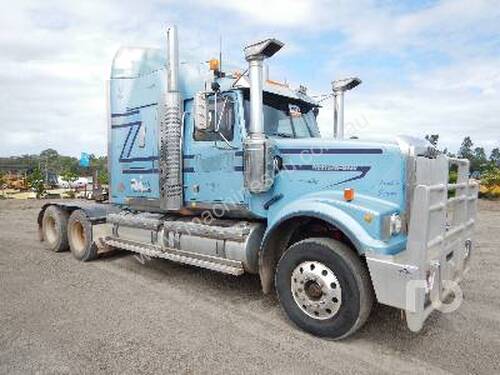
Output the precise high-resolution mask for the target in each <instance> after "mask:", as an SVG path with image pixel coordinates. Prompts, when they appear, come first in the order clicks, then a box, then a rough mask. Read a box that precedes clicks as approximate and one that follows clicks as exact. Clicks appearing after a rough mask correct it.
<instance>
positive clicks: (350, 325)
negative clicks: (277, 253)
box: [275, 238, 374, 339]
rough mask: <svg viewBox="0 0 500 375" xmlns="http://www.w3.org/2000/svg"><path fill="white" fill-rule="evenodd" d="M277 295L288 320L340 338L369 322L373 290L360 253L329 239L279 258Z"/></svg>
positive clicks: (296, 246) (307, 243)
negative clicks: (359, 255) (367, 320)
mask: <svg viewBox="0 0 500 375" xmlns="http://www.w3.org/2000/svg"><path fill="white" fill-rule="evenodd" d="M275 284H276V291H277V293H278V298H279V300H280V302H281V305H282V307H283V309H284V311H285V313H286V315H287V316H288V317H289V318H290V320H292V321H293V322H294V323H295V324H296V325H297V326H298V327H300V328H301V329H303V330H304V331H306V332H309V333H311V334H313V335H316V336H323V337H328V338H332V339H341V338H344V337H347V336H349V335H351V334H353V333H354V332H355V331H356V330H358V329H359V328H360V327H361V326H362V325H363V324H364V323H365V321H366V319H367V318H368V316H369V314H370V311H371V307H372V305H373V299H374V297H373V290H372V286H371V282H370V279H369V276H368V272H367V270H366V268H365V267H364V266H363V264H362V263H361V261H360V259H359V257H358V256H357V254H355V253H354V252H353V251H352V249H350V248H349V247H348V246H346V245H344V244H343V243H341V242H338V241H335V240H332V239H330V238H310V239H306V240H303V241H300V242H298V243H296V244H294V245H292V246H291V247H290V248H289V249H288V250H287V251H286V252H285V253H284V254H283V256H282V257H281V259H280V261H279V263H278V267H277V270H276V276H275Z"/></svg>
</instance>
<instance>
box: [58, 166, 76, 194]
mask: <svg viewBox="0 0 500 375" xmlns="http://www.w3.org/2000/svg"><path fill="white" fill-rule="evenodd" d="M61 178H62V179H63V180H64V181H66V182H67V183H68V184H69V187H70V189H71V185H72V184H73V183H74V182H75V181H76V180H78V175H77V174H76V173H75V172H73V171H72V170H70V169H68V170H66V171H64V172H63V173H62V175H61Z"/></svg>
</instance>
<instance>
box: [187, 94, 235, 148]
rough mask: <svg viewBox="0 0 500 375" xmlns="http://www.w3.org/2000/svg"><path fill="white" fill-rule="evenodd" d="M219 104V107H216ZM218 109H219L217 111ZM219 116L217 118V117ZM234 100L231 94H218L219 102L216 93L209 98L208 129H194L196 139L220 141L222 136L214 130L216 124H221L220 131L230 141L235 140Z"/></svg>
mask: <svg viewBox="0 0 500 375" xmlns="http://www.w3.org/2000/svg"><path fill="white" fill-rule="evenodd" d="M216 106H217V108H216ZM216 109H217V111H216ZM216 116H217V118H215V117H216ZM234 118H235V114H234V102H233V99H232V97H231V96H229V95H217V103H216V102H215V95H212V96H210V97H209V98H208V123H209V126H208V130H206V131H203V130H196V129H195V130H194V140H195V141H212V142H214V141H220V140H222V139H221V136H220V135H219V134H217V133H216V132H214V131H213V129H215V127H216V124H219V132H220V133H222V135H223V136H224V138H226V139H227V140H228V141H232V140H233V128H234Z"/></svg>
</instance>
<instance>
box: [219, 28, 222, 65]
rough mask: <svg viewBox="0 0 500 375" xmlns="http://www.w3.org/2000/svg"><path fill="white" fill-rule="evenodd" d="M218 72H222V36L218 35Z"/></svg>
mask: <svg viewBox="0 0 500 375" xmlns="http://www.w3.org/2000/svg"><path fill="white" fill-rule="evenodd" d="M219 71H221V72H222V35H219Z"/></svg>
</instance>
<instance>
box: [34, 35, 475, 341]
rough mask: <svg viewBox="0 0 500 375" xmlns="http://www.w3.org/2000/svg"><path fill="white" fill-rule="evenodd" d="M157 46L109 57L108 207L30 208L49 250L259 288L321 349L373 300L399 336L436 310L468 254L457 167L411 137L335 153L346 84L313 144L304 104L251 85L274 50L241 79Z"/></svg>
mask: <svg viewBox="0 0 500 375" xmlns="http://www.w3.org/2000/svg"><path fill="white" fill-rule="evenodd" d="M166 39H167V40H166V51H165V49H163V50H161V49H148V48H122V49H120V50H119V51H118V52H117V54H116V56H115V58H114V61H113V66H112V69H111V78H110V80H109V86H108V93H109V95H108V99H109V127H108V162H109V173H110V189H109V194H110V199H109V204H97V203H93V204H90V203H82V202H73V201H68V202H64V201H59V202H52V203H48V204H46V205H44V207H43V208H42V210H41V211H40V214H39V217H38V224H39V232H40V237H41V240H43V241H45V244H46V246H47V247H48V248H49V249H51V250H53V251H64V250H67V249H68V248H69V249H70V250H71V252H72V253H73V255H74V256H75V257H76V258H78V259H80V260H82V261H89V260H93V259H95V258H97V257H98V256H99V254H100V253H102V252H105V251H109V249H114V248H119V249H124V250H128V251H131V252H135V253H138V254H142V255H143V256H147V257H157V258H163V259H167V260H170V261H174V262H180V263H184V264H189V265H193V266H196V267H202V268H207V269H210V270H214V271H218V272H223V273H227V274H231V275H235V276H237V275H241V274H243V273H253V274H258V275H259V276H260V280H261V284H262V289H263V292H264V293H270V292H271V291H273V290H275V291H276V293H277V296H278V298H279V301H280V303H281V305H282V307H283V310H284V312H285V313H286V315H287V316H288V318H289V319H290V320H291V321H292V322H294V323H295V324H296V325H297V326H298V327H300V328H301V329H303V330H305V331H307V332H310V333H312V334H314V335H317V336H324V337H329V338H334V339H340V338H344V337H347V336H349V335H351V334H352V333H354V332H355V331H356V330H357V329H359V328H360V327H361V326H362V325H363V323H364V322H365V321H366V320H367V318H368V316H369V314H370V311H371V308H372V305H373V303H374V302H378V303H382V304H386V305H389V306H393V307H395V308H398V309H401V310H403V311H404V312H405V314H406V320H407V323H408V327H409V328H410V329H411V330H412V331H419V330H420V329H421V328H422V325H423V323H424V321H425V319H426V318H427V316H428V315H429V314H430V312H432V311H433V310H436V309H438V310H443V306H444V303H443V302H442V301H444V300H445V297H446V296H448V295H449V294H453V293H455V292H456V291H457V288H458V286H457V285H458V284H457V283H458V282H459V281H460V280H461V279H462V277H463V275H464V273H465V271H466V270H467V268H468V264H469V259H470V256H471V252H472V251H473V242H472V235H473V229H474V220H475V214H476V201H477V192H478V185H477V184H476V183H475V182H473V181H471V180H469V165H468V161H467V160H462V159H454V158H449V157H447V156H445V155H442V154H440V153H439V152H437V150H436V149H435V148H433V147H432V146H431V145H429V144H428V143H426V142H424V141H422V140H418V139H414V138H410V137H394V138H393V139H386V140H384V141H368V140H367V141H364V140H362V139H343V137H342V135H343V108H342V107H343V96H342V93H343V91H344V90H347V89H349V88H351V87H353V86H355V85H357V84H358V83H359V81H358V80H356V79H351V80H345V81H337V82H336V83H335V84H334V87H333V89H334V94H335V97H336V99H337V101H336V108H337V109H338V112H336V117H337V120H338V121H337V123H336V137H335V138H334V139H326V138H322V137H321V136H320V132H319V129H318V125H317V123H316V117H317V115H318V112H319V110H320V105H319V104H318V102H317V101H315V100H314V99H313V98H311V97H310V96H308V95H307V90H306V89H305V88H304V87H300V88H299V89H293V88H291V87H289V86H288V85H287V84H283V83H279V82H275V81H272V80H269V79H268V77H266V73H265V69H264V60H266V59H268V58H270V57H271V56H273V55H274V54H275V53H276V52H278V51H279V50H280V49H281V48H282V46H283V43H282V42H280V41H278V40H276V39H267V40H264V41H261V42H258V43H255V44H252V45H249V46H247V47H246V48H245V49H244V53H245V58H246V60H247V62H248V68H247V70H246V71H244V72H243V73H237V72H234V73H229V72H223V71H221V69H220V66H219V64H218V61H217V60H211V61H210V64H209V65H210V67H209V68H208V67H207V68H206V69H202V68H201V65H199V64H198V65H196V64H195V65H193V64H188V63H180V62H179V50H178V41H177V29H176V27H175V26H173V27H171V28H169V29H168V31H167V33H166ZM450 168H454V169H455V170H456V171H457V174H458V180H457V181H456V182H454V183H449V181H448V180H449V179H448V175H449V171H450ZM455 294H456V293H455Z"/></svg>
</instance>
